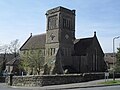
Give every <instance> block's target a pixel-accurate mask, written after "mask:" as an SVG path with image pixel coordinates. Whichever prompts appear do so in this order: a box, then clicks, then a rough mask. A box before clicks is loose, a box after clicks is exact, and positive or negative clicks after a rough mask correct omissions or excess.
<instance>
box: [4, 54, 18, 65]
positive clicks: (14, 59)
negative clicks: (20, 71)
mask: <svg viewBox="0 0 120 90" xmlns="http://www.w3.org/2000/svg"><path fill="white" fill-rule="evenodd" d="M19 61H20V56H17V57H15V58H13V59H12V60H10V61H9V62H7V63H6V65H18V64H19Z"/></svg>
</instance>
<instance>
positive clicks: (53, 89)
mask: <svg viewBox="0 0 120 90" xmlns="http://www.w3.org/2000/svg"><path fill="white" fill-rule="evenodd" d="M109 80H112V79H108V81H109ZM116 80H120V78H118V79H116ZM101 82H105V79H102V80H94V81H89V82H81V83H72V84H62V85H50V86H42V87H20V86H11V87H12V88H22V89H30V90H66V89H75V88H90V87H105V86H112V85H104V84H100V83H101Z"/></svg>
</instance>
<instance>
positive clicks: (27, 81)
mask: <svg viewBox="0 0 120 90" xmlns="http://www.w3.org/2000/svg"><path fill="white" fill-rule="evenodd" d="M101 78H104V73H96V74H93V73H85V74H66V75H42V76H13V77H12V79H11V80H12V81H10V77H8V79H7V83H8V84H9V85H13V86H46V85H58V84H69V83H79V82H84V81H90V80H96V79H101Z"/></svg>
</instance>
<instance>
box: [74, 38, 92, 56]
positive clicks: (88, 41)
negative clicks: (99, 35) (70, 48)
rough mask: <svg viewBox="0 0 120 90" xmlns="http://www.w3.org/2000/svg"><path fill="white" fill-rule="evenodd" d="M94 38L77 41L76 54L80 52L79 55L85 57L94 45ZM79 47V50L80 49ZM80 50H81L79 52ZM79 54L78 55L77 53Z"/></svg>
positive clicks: (75, 42) (75, 43)
mask: <svg viewBox="0 0 120 90" xmlns="http://www.w3.org/2000/svg"><path fill="white" fill-rule="evenodd" d="M93 38H94V37H90V38H83V39H76V40H75V41H74V45H75V47H74V49H75V52H77V51H78V52H79V55H84V54H85V53H86V50H87V49H88V48H89V47H90V45H91V44H92V41H93ZM78 47H79V48H78ZM78 49H79V50H78ZM75 54H77V53H75Z"/></svg>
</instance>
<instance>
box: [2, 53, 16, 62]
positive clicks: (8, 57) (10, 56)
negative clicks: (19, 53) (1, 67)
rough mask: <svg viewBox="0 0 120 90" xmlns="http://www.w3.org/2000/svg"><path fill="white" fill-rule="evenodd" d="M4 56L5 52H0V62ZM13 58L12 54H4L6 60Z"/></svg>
mask: <svg viewBox="0 0 120 90" xmlns="http://www.w3.org/2000/svg"><path fill="white" fill-rule="evenodd" d="M4 56H5V54H0V63H1V62H2V61H3V60H4ZM13 58H14V55H13V54H6V56H5V59H6V62H8V61H10V60H11V59H13Z"/></svg>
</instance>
